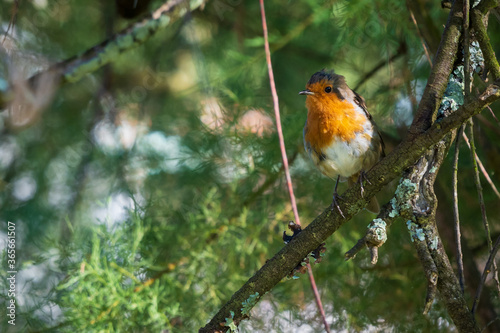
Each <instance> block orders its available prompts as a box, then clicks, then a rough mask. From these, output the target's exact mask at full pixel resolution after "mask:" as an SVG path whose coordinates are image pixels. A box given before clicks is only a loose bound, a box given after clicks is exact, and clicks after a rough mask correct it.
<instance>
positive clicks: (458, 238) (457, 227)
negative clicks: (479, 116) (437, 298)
mask: <svg viewBox="0 0 500 333" xmlns="http://www.w3.org/2000/svg"><path fill="white" fill-rule="evenodd" d="M464 126H465V125H462V126H460V128H459V129H458V134H457V139H456V140H455V154H454V156H453V178H452V188H453V221H454V225H455V241H456V244H457V266H458V280H459V282H460V289H462V293H464V290H465V287H464V286H465V277H464V261H463V254H462V240H461V234H460V216H459V212H458V190H457V188H458V155H459V152H460V149H459V148H460V138H461V137H462V134H463V132H464Z"/></svg>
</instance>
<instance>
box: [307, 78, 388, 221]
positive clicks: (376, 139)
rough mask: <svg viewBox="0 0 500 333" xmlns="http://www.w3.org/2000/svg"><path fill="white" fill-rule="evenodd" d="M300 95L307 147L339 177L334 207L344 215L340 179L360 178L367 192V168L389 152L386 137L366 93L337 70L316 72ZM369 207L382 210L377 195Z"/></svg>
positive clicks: (329, 172)
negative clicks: (376, 120)
mask: <svg viewBox="0 0 500 333" xmlns="http://www.w3.org/2000/svg"><path fill="white" fill-rule="evenodd" d="M299 95H305V96H306V103H305V104H306V108H307V120H306V123H305V126H304V131H303V138H304V148H305V150H306V152H307V154H308V155H309V157H310V159H311V160H312V161H313V162H314V164H315V166H316V167H317V168H318V169H319V170H320V171H321V173H322V174H323V175H325V176H327V177H329V178H331V179H333V180H336V182H335V189H334V193H333V201H332V204H331V209H332V211H333V209H334V207H336V208H337V209H338V211H339V212H340V214H341V215H342V217H344V214H343V212H342V210H341V209H340V207H339V205H338V199H341V197H340V196H339V195H338V193H337V186H338V183H339V181H345V180H347V181H348V183H349V185H351V184H353V183H355V182H357V181H359V182H360V184H361V195H363V192H364V188H363V180H364V179H366V177H365V172H366V171H368V170H370V169H371V168H372V167H373V165H375V164H376V163H377V162H378V161H379V160H380V159H381V158H382V157H384V156H385V152H384V148H385V147H384V141H383V140H382V136H381V135H380V132H379V131H378V129H377V126H376V124H375V122H374V121H373V119H372V116H371V115H370V113H368V110H367V108H366V104H365V100H364V99H363V97H361V96H360V95H358V94H357V93H356V92H355V91H354V90H352V89H350V88H349V86H348V85H347V83H346V80H345V78H344V76H342V75H338V74H335V72H334V71H333V70H326V69H322V70H321V71H319V72H316V73H314V74H313V75H312V76H311V78H310V79H309V81H308V82H307V84H306V89H305V90H302V91H300V92H299ZM366 208H367V210H369V211H371V212H373V213H378V212H379V211H380V207H379V204H378V201H377V199H376V198H375V197H373V198H372V199H371V201H370V202H369V203H368V205H367V207H366Z"/></svg>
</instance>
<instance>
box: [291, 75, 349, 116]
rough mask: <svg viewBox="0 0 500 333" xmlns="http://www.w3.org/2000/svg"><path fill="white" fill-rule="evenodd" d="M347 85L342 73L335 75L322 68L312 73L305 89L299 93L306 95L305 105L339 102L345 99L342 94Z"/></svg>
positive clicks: (346, 90)
mask: <svg viewBox="0 0 500 333" xmlns="http://www.w3.org/2000/svg"><path fill="white" fill-rule="evenodd" d="M348 89H349V87H347V84H346V83H345V78H344V77H343V76H342V75H337V74H335V73H334V71H333V70H330V71H328V70H325V69H322V70H321V71H319V72H316V73H314V74H313V75H312V76H311V78H310V79H309V81H308V82H307V84H306V89H305V90H302V91H300V92H299V95H306V96H307V103H306V105H308V107H309V105H311V106H312V105H316V107H318V106H320V105H322V104H324V105H328V104H330V103H332V102H339V101H343V100H344V99H345V96H344V94H345V93H346V92H348V91H349V90H348Z"/></svg>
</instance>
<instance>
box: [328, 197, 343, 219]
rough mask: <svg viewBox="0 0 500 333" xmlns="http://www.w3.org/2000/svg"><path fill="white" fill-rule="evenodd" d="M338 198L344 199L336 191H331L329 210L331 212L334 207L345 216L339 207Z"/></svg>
mask: <svg viewBox="0 0 500 333" xmlns="http://www.w3.org/2000/svg"><path fill="white" fill-rule="evenodd" d="M339 200H344V199H343V198H342V197H341V196H340V195H338V194H337V192H335V193H333V199H332V204H331V205H330V210H331V211H332V212H333V210H334V209H335V208H337V210H338V211H339V213H340V215H341V216H342V217H343V218H345V216H344V213H343V212H342V209H340V206H339Z"/></svg>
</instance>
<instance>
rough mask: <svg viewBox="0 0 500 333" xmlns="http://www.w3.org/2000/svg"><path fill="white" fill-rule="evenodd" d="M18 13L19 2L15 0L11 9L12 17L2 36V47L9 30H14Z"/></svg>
mask: <svg viewBox="0 0 500 333" xmlns="http://www.w3.org/2000/svg"><path fill="white" fill-rule="evenodd" d="M18 11H19V0H15V1H14V4H13V7H12V16H11V17H10V21H9V25H8V26H7V30H6V31H5V34H4V35H3V39H2V45H3V44H4V43H5V39H6V38H7V35H8V34H9V32H10V29H14V25H15V24H16V19H17V12H18Z"/></svg>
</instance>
